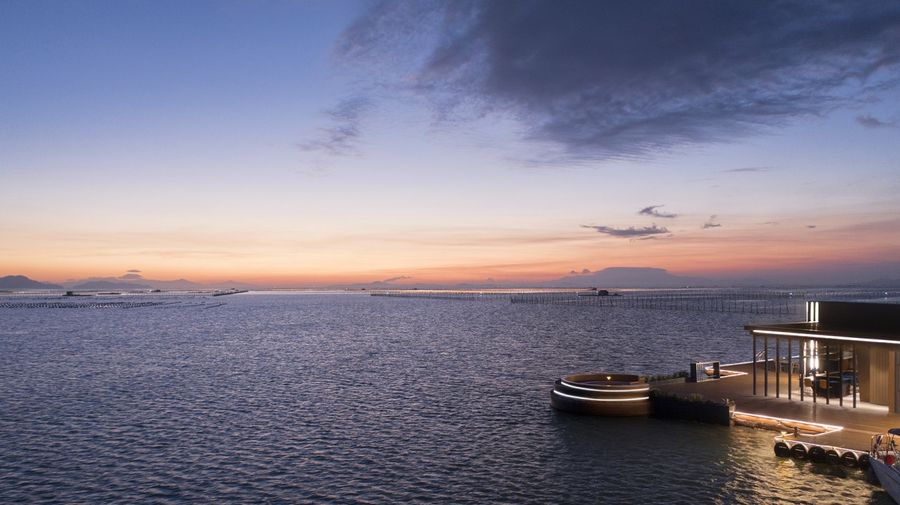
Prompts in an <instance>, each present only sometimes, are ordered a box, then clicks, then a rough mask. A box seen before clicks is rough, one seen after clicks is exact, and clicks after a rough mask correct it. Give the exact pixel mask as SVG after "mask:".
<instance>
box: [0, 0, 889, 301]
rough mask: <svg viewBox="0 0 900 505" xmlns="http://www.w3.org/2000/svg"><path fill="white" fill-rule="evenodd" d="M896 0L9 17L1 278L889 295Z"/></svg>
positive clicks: (0, 86) (50, 9) (12, 5)
mask: <svg viewBox="0 0 900 505" xmlns="http://www.w3.org/2000/svg"><path fill="white" fill-rule="evenodd" d="M898 195H900V4H898V3H896V2H889V1H847V2H806V1H778V2H767V1H762V2H744V1H697V0H689V1H686V2H664V1H663V2H602V1H601V2H580V1H579V2H575V1H565V0H562V1H524V0H523V1H518V0H517V1H512V0H509V1H505V0H497V1H491V2H478V1H455V0H448V1H440V2H429V1H424V0H423V1H415V2H367V1H349V0H347V1H276V0H272V1H266V0H244V1H226V0H222V1H216V2H205V1H199V0H198V1H192V2H175V1H172V2H168V1H140V0H130V1H87V0H81V1H75V0H73V1H68V2H59V1H42V0H28V1H18V0H2V1H0V276H2V275H12V274H23V275H28V276H29V277H32V278H35V279H40V280H44V281H57V282H59V281H64V280H67V279H75V278H86V277H104V276H119V275H121V274H122V273H123V272H126V271H128V270H140V271H141V272H143V274H144V275H145V276H147V277H150V278H157V279H174V278H180V277H185V278H189V279H191V280H195V281H200V282H214V281H222V280H226V279H229V280H235V281H244V282H252V283H264V284H267V285H273V286H276V285H277V286H316V285H330V284H339V283H357V282H371V281H377V280H385V279H396V280H397V282H399V283H401V284H402V283H410V284H411V283H419V282H422V283H435V282H439V283H457V282H484V281H486V280H487V279H490V280H491V281H492V282H493V281H496V282H501V283H503V282H507V283H526V284H527V283H529V282H546V281H551V280H553V279H559V278H561V277H565V276H567V275H569V274H570V272H582V271H584V270H590V271H598V270H602V269H604V268H609V267H623V266H625V267H655V268H664V269H667V270H669V271H670V272H671V273H673V274H678V275H691V276H705V277H710V278H715V279H737V278H742V279H745V278H759V279H766V280H777V279H791V280H792V281H797V282H848V281H853V280H859V281H868V280H872V279H886V278H895V279H897V278H900V196H898Z"/></svg>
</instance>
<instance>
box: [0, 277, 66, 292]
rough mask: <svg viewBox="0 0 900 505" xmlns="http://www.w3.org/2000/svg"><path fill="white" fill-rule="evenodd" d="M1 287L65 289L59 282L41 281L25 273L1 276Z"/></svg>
mask: <svg viewBox="0 0 900 505" xmlns="http://www.w3.org/2000/svg"><path fill="white" fill-rule="evenodd" d="M0 289H63V287H62V286H60V285H59V284H50V283H49V282H39V281H35V280H32V279H29V278H28V277H25V276H24V275H7V276H6V277H0Z"/></svg>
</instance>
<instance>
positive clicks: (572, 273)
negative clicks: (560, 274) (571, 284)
mask: <svg viewBox="0 0 900 505" xmlns="http://www.w3.org/2000/svg"><path fill="white" fill-rule="evenodd" d="M589 273H591V270H590V269H588V268H582V269H581V271H580V272H576V271H575V270H572V271H571V272H569V275H587V274H589Z"/></svg>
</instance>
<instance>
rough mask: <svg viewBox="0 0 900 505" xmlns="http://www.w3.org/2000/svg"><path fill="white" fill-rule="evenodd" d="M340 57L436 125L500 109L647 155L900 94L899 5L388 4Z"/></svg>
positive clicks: (349, 35)
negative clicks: (896, 89) (429, 108)
mask: <svg viewBox="0 0 900 505" xmlns="http://www.w3.org/2000/svg"><path fill="white" fill-rule="evenodd" d="M410 41H413V43H411V42H410ZM337 47H338V50H337V51H338V54H339V55H340V56H343V57H344V58H345V61H350V62H355V63H357V64H364V63H368V64H370V65H372V66H371V67H369V68H367V69H366V70H365V71H366V72H368V74H372V73H376V74H379V77H378V78H380V79H384V80H386V81H388V82H391V83H392V85H393V86H395V88H394V89H400V88H405V89H407V90H408V91H409V90H411V91H414V92H415V93H418V94H420V95H421V96H424V97H426V98H428V99H429V100H430V102H431V103H432V104H433V105H434V107H435V109H436V110H437V111H438V112H439V117H445V116H446V115H447V112H448V111H456V112H457V113H460V114H471V115H472V117H478V116H479V115H482V114H485V113H492V112H501V113H506V114H509V115H511V116H512V117H516V118H518V119H519V120H520V121H521V122H522V124H524V125H526V129H527V133H526V135H525V136H526V137H527V138H533V139H539V140H547V141H551V142H554V143H556V144H557V145H559V146H561V147H562V148H563V150H564V152H565V153H566V155H567V156H569V157H571V158H600V159H602V158H634V157H647V156H652V155H655V154H657V153H659V152H660V151H666V150H671V149H674V148H678V147H681V146H685V145H691V144H704V143H712V142H724V141H731V140H733V139H735V138H736V137H739V136H742V135H747V134H753V133H758V132H760V131H764V130H766V129H768V128H770V127H778V126H781V125H783V124H786V123H788V122H790V121H791V120H793V119H795V118H796V117H799V116H805V115H819V114H823V113H826V112H828V111H829V110H831V109H832V108H834V107H836V106H839V105H841V104H844V103H846V102H847V101H848V100H851V99H858V98H861V97H863V96H865V95H871V94H874V93H877V91H878V90H881V89H884V88H885V87H887V86H893V85H894V84H895V80H896V70H897V66H898V62H900V2H892V1H882V0H846V1H830V2H826V1H822V2H809V1H806V0H783V1H754V2H748V1H745V0H690V1H686V2H667V1H656V2H599V1H594V2H590V1H579V0H557V1H526V0H494V1H489V2H484V1H475V0H440V1H437V0H435V1H432V2H427V1H421V2H389V1H385V2H380V3H378V4H376V5H375V6H374V7H373V8H372V9H371V10H370V11H368V13H367V14H366V15H364V16H363V17H362V18H360V19H359V20H358V21H357V22H356V23H355V24H353V25H352V26H351V27H350V28H349V29H347V30H346V31H345V33H344V35H343V37H342V39H341V40H340V41H339V43H338V45H337ZM385 62H399V63H390V64H388V65H384V63H385ZM373 69H374V70H373ZM392 71H393V75H387V76H385V75H383V74H390V73H391V72H392ZM368 74H367V75H368Z"/></svg>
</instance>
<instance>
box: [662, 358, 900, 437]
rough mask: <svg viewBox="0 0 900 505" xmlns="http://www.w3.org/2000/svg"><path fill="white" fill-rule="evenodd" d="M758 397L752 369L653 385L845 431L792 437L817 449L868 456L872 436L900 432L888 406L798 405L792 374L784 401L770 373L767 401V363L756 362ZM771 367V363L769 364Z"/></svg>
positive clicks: (783, 379) (808, 401)
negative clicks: (893, 430)
mask: <svg viewBox="0 0 900 505" xmlns="http://www.w3.org/2000/svg"><path fill="white" fill-rule="evenodd" d="M756 366H757V372H756V373H757V379H756V380H757V383H756V388H757V389H756V392H757V394H756V395H753V374H752V372H753V364H751V363H747V364H738V365H723V366H722V370H723V374H724V373H725V371H731V372H738V373H739V374H738V375H731V376H726V377H723V378H722V379H718V380H709V381H704V382H697V383H691V382H684V383H670V384H654V387H655V388H658V389H660V390H662V391H664V392H668V393H673V394H678V395H681V396H687V395H690V394H694V393H696V394H699V395H701V396H703V398H705V399H707V400H718V399H721V398H729V399H732V400H734V402H735V412H739V413H746V414H752V415H757V416H766V417H774V418H780V419H791V420H797V421H801V422H805V423H817V424H826V425H831V426H836V427H841V428H842V429H840V430H833V431H829V432H827V433H824V434H819V435H803V434H800V435H792V434H789V436H790V438H794V439H797V440H801V441H804V442H810V443H815V444H818V445H832V446H836V447H843V448H848V449H855V450H860V451H867V450H868V449H869V444H870V440H871V437H872V435H875V434H880V433H885V432H887V430H888V429H890V428H895V427H900V414H892V413H890V412H888V409H887V407H884V406H880V405H874V404H871V403H864V402H859V401H858V402H857V408H853V407H852V404H853V398H852V396H850V395H848V396H845V397H844V401H843V403H844V406H843V407H841V406H839V404H838V399H837V398H831V400H830V402H829V404H826V399H825V398H824V397H822V396H819V397H817V399H816V401H815V402H813V398H812V395H811V394H809V390H807V394H806V395H804V401H800V391H799V387H798V386H799V384H798V377H797V375H796V374H793V377H792V379H793V380H792V381H791V382H789V381H788V374H787V373H785V372H780V374H781V376H780V380H779V382H780V389H779V392H780V396H781V397H780V398H776V397H775V391H776V389H775V385H776V379H775V376H776V372H775V371H774V370H771V369H770V370H769V373H768V375H769V379H768V382H769V387H768V393H769V395H768V396H763V372H764V365H763V363H757V365H756ZM770 367H771V364H770ZM788 387H792V391H791V396H792V399H790V400H789V399H788V398H787V395H788Z"/></svg>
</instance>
